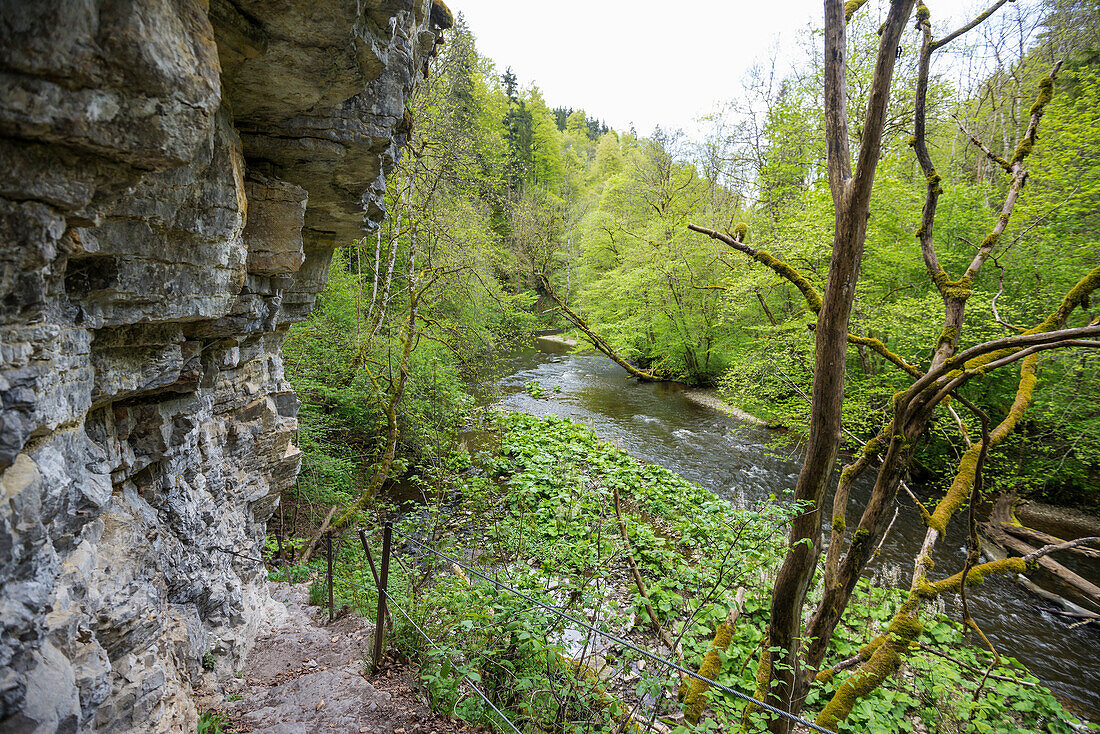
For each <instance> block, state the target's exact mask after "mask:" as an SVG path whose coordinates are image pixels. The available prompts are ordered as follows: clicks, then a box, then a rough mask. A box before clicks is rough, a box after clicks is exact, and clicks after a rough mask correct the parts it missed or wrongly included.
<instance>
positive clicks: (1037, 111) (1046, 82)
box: [1028, 76, 1054, 115]
mask: <svg viewBox="0 0 1100 734" xmlns="http://www.w3.org/2000/svg"><path fill="white" fill-rule="evenodd" d="M1052 99H1054V79H1052V78H1051V77H1049V76H1048V77H1046V78H1045V79H1043V80H1042V81H1041V82H1039V95H1038V96H1037V97H1036V98H1035V103H1034V104H1032V105H1031V109H1030V110H1028V114H1030V115H1042V114H1043V108H1044V107H1046V106H1047V104H1049V103H1050V100H1052Z"/></svg>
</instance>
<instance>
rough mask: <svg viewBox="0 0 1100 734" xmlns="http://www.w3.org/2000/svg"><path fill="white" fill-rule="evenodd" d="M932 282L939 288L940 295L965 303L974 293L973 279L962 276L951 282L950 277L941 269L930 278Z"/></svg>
mask: <svg viewBox="0 0 1100 734" xmlns="http://www.w3.org/2000/svg"><path fill="white" fill-rule="evenodd" d="M932 282H934V283H935V284H936V287H937V288H939V290H940V293H942V294H943V295H944V296H946V297H948V298H953V299H956V300H960V301H965V300H967V299H968V298H970V296H971V295H973V293H974V289H973V285H974V280H973V278H970V277H969V276H966V275H964V276H963V277H961V278H959V279H958V280H951V277H950V276H949V275H948V274H947V271H946V270H944V269H943V268H940V269H939V270H938V271H937V272H936V274H935V275H933V276H932Z"/></svg>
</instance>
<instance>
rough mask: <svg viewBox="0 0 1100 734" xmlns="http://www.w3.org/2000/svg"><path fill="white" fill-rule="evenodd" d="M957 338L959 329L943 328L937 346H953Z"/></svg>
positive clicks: (954, 327)
mask: <svg viewBox="0 0 1100 734" xmlns="http://www.w3.org/2000/svg"><path fill="white" fill-rule="evenodd" d="M958 338H959V327H957V326H948V327H946V328H944V330H943V333H942V334H940V338H939V341H938V342H937V343H938V344H954V343H955V340H956V339H958Z"/></svg>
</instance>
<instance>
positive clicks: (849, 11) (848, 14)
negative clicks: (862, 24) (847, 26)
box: [844, 0, 867, 22]
mask: <svg viewBox="0 0 1100 734" xmlns="http://www.w3.org/2000/svg"><path fill="white" fill-rule="evenodd" d="M866 3H867V0H847V2H845V3H844V20H845V22H847V21H850V20H851V19H852V16H853V15H855V14H856V11H857V10H859V9H860V8H862V7H863V6H864V5H865V4H866Z"/></svg>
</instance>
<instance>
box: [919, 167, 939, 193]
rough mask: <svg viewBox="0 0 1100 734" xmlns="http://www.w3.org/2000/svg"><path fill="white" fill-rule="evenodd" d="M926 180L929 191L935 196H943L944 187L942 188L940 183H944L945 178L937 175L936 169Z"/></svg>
mask: <svg viewBox="0 0 1100 734" xmlns="http://www.w3.org/2000/svg"><path fill="white" fill-rule="evenodd" d="M924 178H925V180H926V181H927V182H928V190H929V191H931V192H932V193H934V194H942V193H943V187H942V186H940V182H942V181H943V177H942V176H940V174H938V173H936V169H935V168H933V169H932V170H931V171H929V172H928V174H927V175H926V176H925V177H924Z"/></svg>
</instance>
